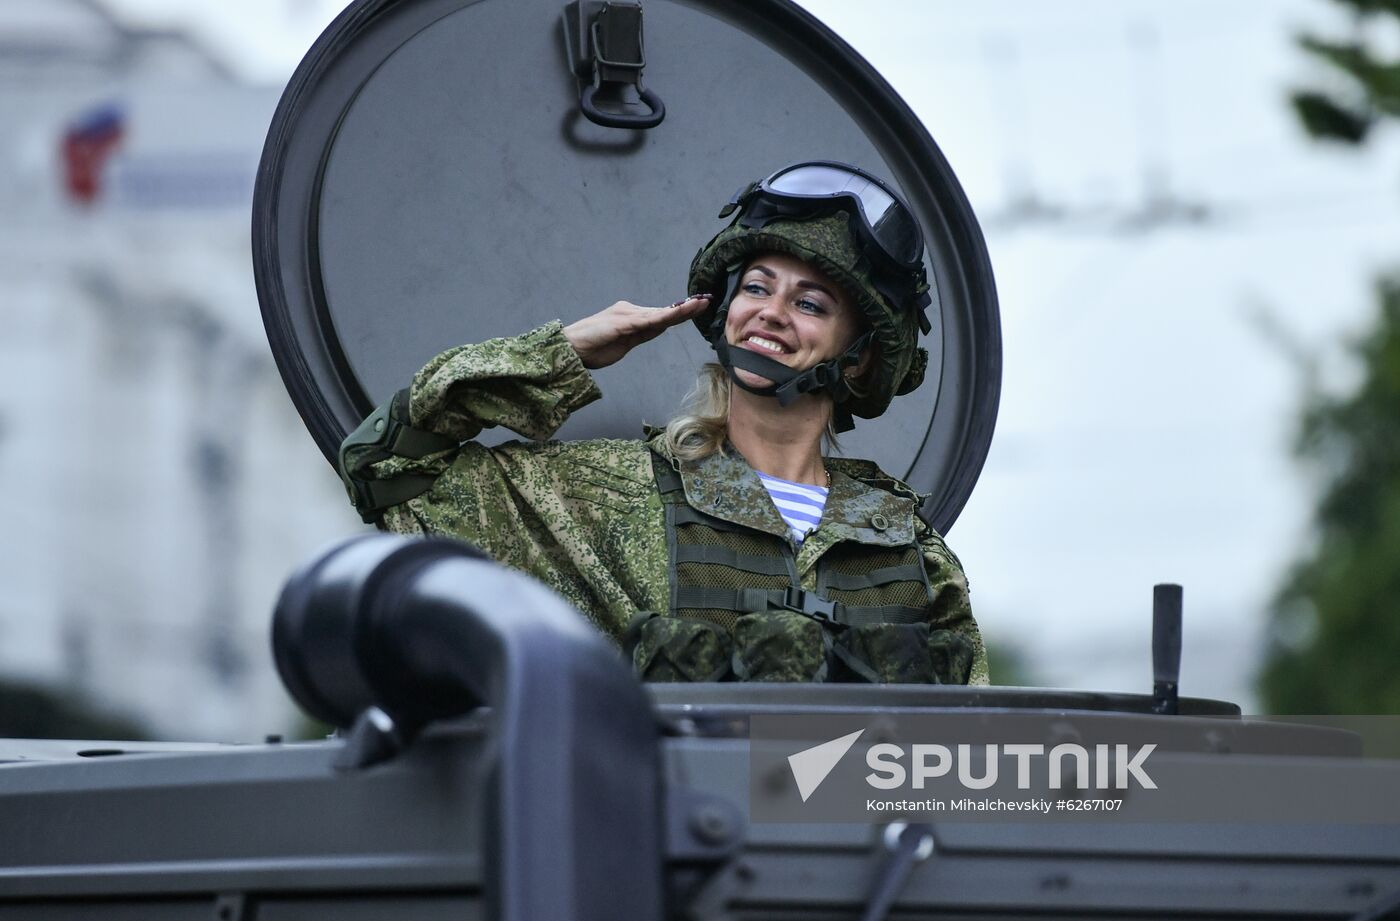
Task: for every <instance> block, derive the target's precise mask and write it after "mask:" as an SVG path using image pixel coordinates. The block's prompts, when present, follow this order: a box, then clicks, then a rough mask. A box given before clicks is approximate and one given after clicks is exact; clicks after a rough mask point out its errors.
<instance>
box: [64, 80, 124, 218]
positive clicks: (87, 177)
mask: <svg viewBox="0 0 1400 921" xmlns="http://www.w3.org/2000/svg"><path fill="white" fill-rule="evenodd" d="M125 130H126V116H125V114H124V113H123V112H122V110H121V107H119V106H117V105H116V104H114V103H106V104H103V105H101V106H98V107H96V108H94V109H90V110H89V111H87V112H84V113H83V114H82V115H80V116H78V117H77V118H76V119H74V120H73V121H72V122H70V123H69V125H68V130H67V131H65V132H64V134H63V164H64V180H65V186H66V187H67V190H68V196H69V197H70V198H72V199H73V200H74V201H76V202H78V203H79V204H83V205H90V204H92V203H93V202H94V201H96V200H97V198H98V196H99V195H100V194H101V192H102V169H103V167H104V166H105V165H106V163H107V159H108V158H109V157H110V156H111V155H112V152H113V151H114V150H116V148H117V145H118V144H120V143H121V139H122V135H123V133H125Z"/></svg>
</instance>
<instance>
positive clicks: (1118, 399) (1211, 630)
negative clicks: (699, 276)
mask: <svg viewBox="0 0 1400 921" xmlns="http://www.w3.org/2000/svg"><path fill="white" fill-rule="evenodd" d="M109 2H111V4H112V5H113V6H114V7H115V8H117V9H119V10H121V11H122V12H123V13H124V14H126V15H129V16H132V17H135V18H136V19H138V20H139V21H144V22H152V23H158V22H166V23H168V24H177V25H184V26H188V27H191V28H192V29H194V30H195V31H196V32H197V34H199V35H201V36H202V37H203V38H204V39H205V40H206V41H207V42H208V43H209V44H210V45H211V46H212V47H214V48H215V49H216V50H217V51H219V52H220V53H221V54H223V55H224V56H225V57H226V58H227V59H229V60H230V62H231V63H233V64H234V65H235V67H236V68H237V69H238V70H239V71H240V72H241V73H243V74H245V75H247V76H248V77H249V78H250V79H255V80H260V81H268V82H280V81H283V80H285V79H286V77H287V76H288V75H289V74H290V72H291V69H292V68H293V67H294V66H295V64H296V61H297V60H298V59H299V57H300V55H301V54H302V53H303V52H304V51H305V49H306V48H307V47H309V45H310V43H311V42H312V41H314V39H315V37H316V36H317V35H318V34H319V33H320V31H321V29H322V28H324V26H325V25H326V24H327V23H328V22H329V21H330V19H331V18H332V17H333V16H334V15H335V14H336V12H338V7H339V4H338V3H328V2H324V0H241V2H240V3H238V4H228V3H224V2H215V0H120V2H117V0H109ZM804 5H805V6H806V7H807V8H808V9H810V10H812V11H813V12H814V13H815V14H816V15H818V16H819V17H820V18H822V19H823V20H824V21H826V22H827V23H828V24H830V25H831V26H832V27H833V28H834V29H835V30H836V31H837V32H838V34H841V35H842V36H843V37H844V38H846V39H847V40H848V41H849V42H851V43H852V44H853V45H854V46H855V47H856V48H857V49H858V50H859V51H861V52H862V53H863V54H864V55H865V56H866V57H867V58H868V59H869V60H870V61H871V62H872V63H873V64H874V65H875V66H876V67H877V69H879V70H880V71H881V73H882V74H884V76H885V77H886V79H888V80H889V81H890V82H891V83H892V84H893V85H894V86H895V88H896V89H897V90H899V91H900V93H901V94H902V95H904V97H905V99H906V100H907V101H908V102H909V103H910V105H911V106H912V107H913V108H914V110H915V111H916V112H917V113H918V114H919V115H920V117H921V118H922V119H923V120H924V122H925V124H926V125H928V127H929V129H930V131H931V133H932V134H933V136H934V138H935V139H936V140H937V142H938V143H939V145H940V146H941V147H942V149H943V151H944V153H945V155H946V156H947V157H948V159H949V161H950V162H951V163H952V165H953V167H954V169H955V170H956V171H957V173H958V175H959V177H960V178H961V180H962V182H963V184H964V186H965V188H966V189H967V191H968V194H969V198H970V199H971V201H972V203H973V206H974V208H975V209H976V211H977V212H978V214H979V216H980V218H981V219H982V221H983V223H984V229H985V230H986V233H987V237H988V244H989V247H990V249H991V253H992V259H993V265H994V268H995V270H996V274H997V281H998V289H999V293H1000V298H1001V305H1002V322H1003V334H1004V337H1005V377H1004V382H1003V401H1002V407H1001V415H1000V419H999V423H998V430H997V436H996V440H995V442H994V445H993V450H992V454H991V457H990V459H989V461H988V464H987V467H986V469H985V471H984V475H983V477H982V479H981V481H980V483H979V485H978V488H977V491H976V492H975V494H974V496H973V498H972V501H971V502H970V503H969V505H968V507H967V509H966V510H965V512H964V514H963V516H962V518H961V519H960V520H959V522H958V524H957V526H956V527H955V528H954V530H953V532H952V534H951V540H950V543H951V544H952V545H953V547H954V549H955V550H956V551H957V552H958V553H959V555H960V556H961V558H962V560H963V562H964V564H965V566H966V568H967V570H968V572H969V575H970V577H971V580H972V585H973V593H974V602H975V606H976V608H977V611H978V616H979V619H980V620H981V621H982V623H983V626H984V629H985V630H986V632H987V633H988V634H989V635H990V636H991V637H992V638H993V640H996V639H998V638H1000V639H1004V640H1012V641H1015V642H1016V643H1017V644H1019V645H1020V646H1021V647H1022V648H1023V649H1025V650H1026V651H1027V652H1028V653H1029V654H1030V655H1031V657H1032V659H1033V661H1034V662H1035V663H1036V665H1037V666H1038V668H1039V669H1040V673H1041V677H1042V678H1043V679H1045V680H1046V681H1047V682H1048V683H1052V684H1057V685H1061V686H1068V687H1081V688H1101V689H1118V690H1139V691H1141V690H1147V689H1148V687H1149V686H1150V677H1151V676H1150V664H1149V663H1150V659H1149V657H1148V638H1149V629H1150V598H1151V586H1152V584H1153V583H1154V582H1157V581H1177V582H1182V583H1184V585H1185V587H1186V596H1185V597H1186V616H1187V627H1186V655H1185V666H1184V670H1183V682H1182V686H1183V693H1188V694H1194V695H1198V696H1215V697H1225V698H1228V699H1234V700H1240V701H1242V702H1244V703H1246V704H1248V703H1249V702H1250V699H1251V698H1250V693H1249V690H1248V687H1249V683H1250V681H1249V675H1250V672H1251V671H1252V669H1253V668H1254V667H1255V665H1256V657H1257V650H1258V648H1259V631H1260V630H1261V628H1262V624H1263V611H1264V610H1265V608H1266V605H1267V601H1268V598H1269V596H1270V594H1271V592H1272V591H1273V589H1274V587H1275V586H1276V585H1277V584H1278V582H1279V580H1280V577H1281V573H1282V572H1283V570H1284V568H1285V567H1286V565H1287V563H1288V561H1289V560H1290V559H1291V558H1292V557H1293V556H1294V555H1295V554H1296V553H1297V552H1298V551H1299V549H1300V548H1301V547H1302V546H1303V544H1304V542H1305V541H1306V538H1307V516H1308V514H1309V510H1310V496H1311V493H1310V486H1309V484H1307V482H1306V481H1305V479H1304V477H1303V476H1302V474H1301V473H1300V472H1299V471H1298V470H1297V468H1296V467H1295V466H1294V465H1293V464H1292V462H1291V460H1290V458H1289V455H1288V444H1289V439H1290V437H1291V431H1292V425H1293V419H1294V413H1295V409H1296V406H1297V401H1298V396H1299V379H1298V376H1297V374H1296V373H1295V372H1294V370H1293V369H1292V367H1291V366H1290V364H1289V362H1288V360H1287V359H1286V357H1285V355H1284V351H1283V349H1281V348H1280V347H1279V346H1278V344H1277V343H1276V342H1275V341H1273V340H1272V339H1271V336H1270V334H1269V333H1267V332H1266V330H1267V329H1269V328H1275V327H1278V328H1282V329H1284V330H1286V331H1288V332H1289V334H1290V335H1291V336H1294V337H1296V338H1297V339H1298V340H1299V341H1301V342H1303V343H1305V344H1306V345H1307V346H1308V347H1310V348H1313V349H1316V350H1318V351H1319V353H1320V354H1321V355H1322V356H1323V357H1324V358H1325V359H1326V364H1325V367H1326V368H1327V369H1328V371H1329V379H1332V380H1335V381H1344V380H1345V379H1346V377H1347V369H1348V365H1347V363H1346V362H1345V360H1344V358H1343V353H1342V351H1341V349H1340V348H1339V346H1338V344H1339V343H1340V342H1341V341H1342V340H1343V339H1344V337H1345V336H1347V335H1351V334H1354V333H1355V332H1356V331H1358V330H1360V329H1362V328H1363V327H1364V325H1365V323H1366V321H1367V319H1368V317H1369V316H1370V315H1371V311H1372V310H1373V309H1374V306H1373V302H1372V299H1371V296H1370V279H1371V277H1372V276H1373V275H1374V274H1375V273H1376V272H1377V271H1379V270H1381V269H1383V268H1384V267H1386V266H1388V265H1395V264H1397V263H1400V181H1397V179H1400V147H1398V146H1397V144H1396V141H1395V138H1394V137H1389V138H1385V139H1382V143H1381V144H1379V145H1373V147H1371V148H1369V149H1368V150H1367V151H1365V152H1363V153H1360V154H1358V153H1352V152H1339V151H1335V150H1329V149H1326V148H1321V147H1318V146H1317V145H1313V144H1310V143H1308V142H1306V141H1305V140H1304V139H1303V138H1302V136H1301V132H1300V131H1299V129H1298V128H1297V127H1296V126H1295V125H1294V124H1293V122H1292V120H1291V118H1290V116H1289V114H1288V112H1287V110H1286V106H1285V98H1286V92H1287V90H1288V88H1289V87H1291V86H1294V85H1297V84H1298V83H1300V82H1304V81H1306V80H1308V79H1309V78H1317V77H1318V76H1319V74H1320V70H1319V69H1318V68H1317V67H1315V66H1314V65H1311V64H1310V63H1309V62H1308V61H1307V60H1306V59H1305V58H1304V56H1303V55H1302V53H1301V52H1299V51H1298V50H1297V49H1296V48H1295V47H1294V45H1293V43H1292V41H1291V36H1292V35H1293V34H1294V33H1295V32H1296V31H1297V30H1298V28H1299V27H1300V26H1302V25H1304V24H1316V25H1319V26H1321V27H1323V28H1327V29H1332V30H1334V31H1335V30H1338V29H1340V28H1341V25H1342V17H1340V16H1339V15H1337V14H1336V12H1335V11H1334V9H1333V7H1334V6H1335V5H1334V4H1331V3H1328V2H1326V0H1273V2H1262V0H1259V2H1250V3H1237V4H1229V5H1225V4H1220V3H1218V2H1216V0H1172V2H1167V0H1156V2H1147V0H1076V2H1074V3H1072V4H1070V3H1058V4H1049V3H1043V2H1036V0H996V2H986V3H979V4H971V3H966V2H961V0H908V2H900V0H870V2H866V3H861V4H853V3H850V2H849V0H808V2H806V3H805V4H804ZM560 6H561V9H562V6H563V4H562V2H561V4H560ZM1384 40H1385V41H1387V42H1389V43H1391V44H1392V45H1394V44H1397V38H1396V36H1385V37H1384ZM1149 173H1151V174H1154V175H1156V176H1158V177H1159V178H1158V182H1159V185H1158V188H1162V187H1163V186H1162V185H1161V182H1162V178H1161V177H1165V188H1166V189H1167V190H1169V191H1170V192H1172V193H1174V194H1175V196H1176V197H1177V199H1178V200H1180V201H1185V202H1189V203H1198V204H1201V205H1204V206H1205V207H1206V208H1207V209H1208V210H1209V213H1210V215H1211V220H1210V221H1209V222H1207V223H1205V224H1201V225H1185V224H1179V225H1176V226H1167V227H1163V228H1160V229H1157V230H1154V231H1152V232H1148V233H1136V234H1133V233H1125V232H1121V230H1119V229H1118V223H1119V222H1120V221H1121V219H1123V218H1125V217H1126V216H1130V215H1131V214H1132V213H1134V212H1135V211H1138V210H1140V207H1141V202H1142V197H1143V194H1142V190H1143V184H1144V179H1143V177H1144V175H1147V174H1149ZM1029 193H1033V194H1034V195H1035V196H1037V197H1038V198H1039V199H1041V200H1043V201H1045V202H1048V203H1049V204H1051V205H1057V206H1060V207H1063V208H1065V209H1067V210H1068V211H1069V212H1071V213H1072V214H1073V215H1075V216H1076V217H1075V219H1074V220H1068V221H1064V222H1060V223H1047V224H1042V225H1034V224H1024V223H1022V224H1016V223H1014V222H1012V221H1010V220H1009V219H1008V214H1009V210H1008V209H1009V204H1010V200H1011V199H1012V198H1013V197H1015V196H1016V195H1018V194H1020V195H1025V194H1029Z"/></svg>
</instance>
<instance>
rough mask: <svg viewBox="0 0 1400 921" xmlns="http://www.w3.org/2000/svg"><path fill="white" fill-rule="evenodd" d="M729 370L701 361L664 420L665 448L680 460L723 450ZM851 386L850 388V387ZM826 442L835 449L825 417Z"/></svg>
mask: <svg viewBox="0 0 1400 921" xmlns="http://www.w3.org/2000/svg"><path fill="white" fill-rule="evenodd" d="M731 386H732V385H731V384H730V381H729V372H727V371H725V370H724V368H722V367H720V366H719V365H717V364H715V363H714V362H710V363H709V364H705V365H702V366H701V368H700V375H699V377H698V378H696V381H695V386H694V387H692V388H690V392H689V393H687V394H686V395H685V399H684V400H682V401H681V412H680V414H679V415H677V416H676V417H675V418H674V419H672V420H671V421H670V422H668V423H667V424H666V448H667V449H668V450H669V451H670V452H671V453H672V454H673V455H674V456H676V457H677V458H679V459H681V460H683V461H697V460H700V459H702V458H706V457H709V456H710V455H711V454H723V453H724V442H725V440H726V439H727V438H728V437H729V393H730V389H729V388H730V387H731ZM853 389H854V388H853ZM825 434H826V443H827V446H828V447H829V448H831V449H832V450H839V449H840V445H839V444H837V441H836V428H835V425H834V424H833V422H832V420H831V419H830V418H828V419H827V420H826V433H825Z"/></svg>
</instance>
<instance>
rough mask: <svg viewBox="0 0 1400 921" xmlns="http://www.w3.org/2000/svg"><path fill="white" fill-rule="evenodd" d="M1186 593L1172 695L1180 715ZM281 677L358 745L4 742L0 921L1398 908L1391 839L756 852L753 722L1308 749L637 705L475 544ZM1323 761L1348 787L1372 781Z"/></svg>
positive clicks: (895, 832) (1156, 840) (1007, 830)
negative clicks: (1343, 775)
mask: <svg viewBox="0 0 1400 921" xmlns="http://www.w3.org/2000/svg"><path fill="white" fill-rule="evenodd" d="M1171 594H1172V593H1171V592H1170V591H1168V592H1166V595H1167V596H1168V597H1167V598H1166V601H1165V605H1164V604H1163V602H1162V601H1161V600H1160V596H1161V595H1162V593H1161V592H1160V591H1159V607H1158V610H1159V612H1164V613H1162V616H1160V617H1159V618H1158V631H1157V637H1158V642H1157V643H1156V646H1157V647H1158V649H1157V651H1158V652H1159V653H1161V655H1159V656H1157V657H1156V660H1157V661H1156V664H1157V665H1158V666H1159V667H1158V668H1157V669H1155V671H1156V675H1155V677H1156V678H1157V680H1158V684H1159V689H1160V686H1161V684H1162V683H1166V684H1169V685H1174V684H1175V682H1174V680H1168V679H1174V666H1173V661H1172V659H1173V655H1174V654H1175V653H1173V650H1177V651H1179V644H1178V640H1179V630H1177V631H1173V630H1171V629H1167V628H1169V627H1170V625H1171V623H1172V622H1173V618H1172V617H1171V609H1172V603H1171V601H1172V600H1171V598H1170V595H1171ZM1177 597H1178V599H1179V594H1178V595H1177ZM1178 611H1179V607H1178ZM1164 625H1165V626H1164ZM1173 636H1175V637H1177V640H1173V639H1172V637H1173ZM274 648H275V655H276V659H277V665H278V669H279V671H280V673H281V674H282V677H283V679H284V681H285V682H286V684H287V686H288V688H289V689H290V690H291V692H292V693H293V695H294V696H295V697H296V698H297V700H298V701H299V702H300V703H301V704H302V705H303V706H304V707H305V708H306V709H307V710H308V711H310V712H311V713H313V714H314V715H316V716H318V717H320V718H322V719H325V720H328V721H329V722H331V723H333V724H335V725H337V726H339V727H341V728H343V729H346V730H347V734H346V735H344V736H341V737H338V738H332V739H329V740H325V741H320V742H312V743H301V744H270V745H246V746H208V745H203V746H198V745H189V746H179V745H168V744H166V745H161V744H153V745H119V746H113V745H111V744H110V743H107V744H104V746H103V748H101V749H92V748H89V747H86V746H83V745H81V744H75V743H42V742H40V743H36V742H7V743H0V762H6V763H2V764H0V828H3V829H5V832H6V833H5V834H4V835H0V916H3V917H5V918H6V919H10V918H25V919H28V918H43V919H55V918H78V917H84V918H86V917H93V916H96V915H97V914H99V913H101V915H102V916H103V917H133V918H135V917H140V918H143V919H144V918H158V919H166V918H170V919H174V918H200V919H207V918H211V917H212V918H216V919H219V921H238V919H253V918H257V919H263V921H265V919H310V918H337V919H339V918H355V917H394V918H403V919H417V918H424V919H427V918H447V917H483V918H494V919H511V921H515V919H527V918H530V919H533V918H551V919H564V921H569V919H578V921H585V919H587V921H595V919H596V921H603V919H608V921H612V919H616V918H621V917H625V918H633V919H661V918H692V919H738V918H759V917H762V918H772V917H790V918H799V917H802V918H836V917H842V918H844V917H851V918H854V917H857V916H859V915H860V913H861V911H862V910H864V911H865V915H864V917H865V918H866V919H868V921H874V919H877V918H880V917H884V916H885V913H886V912H887V911H891V910H895V909H896V908H897V910H898V914H897V917H900V918H925V917H927V918H934V917H937V918H951V917H969V918H970V917H993V916H994V917H998V918H1037V917H1084V916H1086V915H1089V914H1095V915H1096V916H1099V915H1104V914H1105V913H1109V914H1111V915H1112V916H1113V917H1117V918H1155V917H1161V916H1162V915H1163V914H1173V916H1176V915H1177V914H1179V913H1182V912H1185V913H1187V914H1190V915H1191V916H1192V917H1199V918H1245V917H1249V918H1257V917H1292V918H1343V917H1381V916H1382V914H1378V913H1377V912H1382V913H1383V911H1384V910H1385V907H1386V904H1387V899H1389V898H1391V897H1392V896H1393V894H1394V893H1396V892H1400V834H1397V833H1396V830H1395V827H1394V826H1388V825H1369V826H1360V825H1357V826H1340V825H1318V824H1310V825H1294V826H1282V825H1255V826H1247V825H1225V824H1210V825H1202V824H1194V825H1193V824H1184V823H1175V824H1159V825H1151V826H1145V825H1114V824H1089V825H1085V824H1077V825H1073V824H1072V825H1061V824H1054V825H1038V826H1030V825H1026V824H959V823H934V824H905V823H902V822H895V823H879V824H830V825H820V824H805V825H796V826H794V825H774V824H766V825H765V824H757V823H751V822H750V821H749V818H750V805H749V787H748V784H749V779H748V759H749V753H748V740H747V733H748V728H749V721H750V720H751V719H752V718H754V717H756V716H757V715H759V714H773V713H798V714H801V713H806V714H834V713H849V712H851V711H853V710H864V711H873V712H877V713H880V714H887V715H898V714H907V713H947V712H951V711H957V712H961V713H968V714H978V713H983V714H993V713H1006V712H1008V711H1012V710H1019V711H1025V712H1040V713H1044V712H1049V713H1052V714H1054V715H1055V716H1056V720H1055V721H1054V722H1055V723H1056V725H1059V726H1061V727H1063V726H1064V725H1066V724H1071V723H1072V724H1074V725H1076V726H1083V725H1087V724H1088V723H1092V722H1093V721H1094V720H1120V721H1121V720H1124V719H1142V720H1153V721H1156V725H1157V726H1158V727H1165V726H1168V725H1169V726H1170V730H1171V731H1170V733H1167V735H1170V736H1171V737H1172V740H1173V741H1172V747H1173V749H1174V750H1175V751H1177V752H1179V753H1182V756H1183V757H1187V758H1191V757H1196V758H1199V757H1200V756H1202V755H1205V754H1208V753H1209V754H1212V755H1219V756H1221V757H1222V758H1223V760H1226V761H1228V760H1230V759H1231V758H1235V759H1239V758H1252V759H1255V760H1256V761H1257V762H1258V763H1264V762H1266V761H1269V760H1270V759H1273V760H1277V759H1279V758H1283V757H1286V756H1285V755H1283V754H1280V752H1282V751H1285V750H1287V749H1288V745H1287V744H1286V742H1287V739H1286V738H1285V737H1286V736H1287V735H1288V734H1289V732H1292V731H1295V730H1296V732H1306V731H1307V729H1306V728H1305V727H1294V728H1293V729H1288V728H1287V727H1279V726H1276V725H1275V726H1273V727H1271V728H1270V730H1269V731H1263V730H1261V729H1260V728H1259V727H1257V726H1252V725H1251V724H1250V721H1247V720H1242V719H1241V718H1240V716H1239V710H1238V708H1237V707H1234V706H1233V705H1230V704H1225V703H1221V702H1218V701H1209V700H1198V699H1193V698H1179V699H1177V698H1175V697H1171V698H1170V699H1171V701H1172V703H1173V706H1174V708H1175V710H1176V711H1177V712H1176V715H1174V716H1170V717H1163V716H1161V715H1156V713H1154V711H1159V710H1160V709H1161V704H1162V695H1161V694H1158V695H1156V696H1155V697H1154V696H1149V695H1132V694H1094V693H1086V692H1076V691H1055V690H1041V689H1027V688H966V687H936V686H935V687H910V686H886V687H872V686H786V685H741V684H713V685H689V686H665V687H662V686H654V687H650V688H647V689H646V690H643V689H642V688H641V687H640V686H639V685H638V684H637V683H636V681H635V680H634V679H633V678H632V676H631V674H630V672H629V670H628V669H627V668H626V667H625V665H624V664H623V663H622V662H621V661H620V660H619V658H618V657H617V656H616V654H615V653H614V652H613V651H612V649H611V647H610V646H608V645H607V644H606V643H605V642H604V641H603V640H602V639H601V638H599V637H598V636H597V635H596V633H595V632H594V631H593V630H592V628H591V627H589V626H588V625H587V624H585V623H584V622H583V620H582V618H580V617H578V616H577V614H576V613H575V612H573V611H572V610H570V609H569V608H568V607H567V606H566V605H564V603H563V602H561V601H560V600H559V599H558V598H556V597H555V596H553V595H552V594H551V593H549V592H548V591H546V590H544V589H543V588H541V587H540V586H538V585H537V584H535V583H533V582H532V581H531V580H529V579H528V578H526V577H524V576H521V575H518V574H515V573H512V572H509V571H506V570H504V569H502V568H500V567H498V566H496V565H495V564H493V563H491V562H489V561H487V560H485V559H483V558H481V556H480V555H479V554H477V553H476V552H475V551H473V550H471V549H470V548H467V547H465V546H463V545H460V544H456V543H453V542H448V541H418V542H411V541H407V540H404V539H402V538H396V537H388V536H372V537H365V538H357V539H355V540H352V541H350V542H348V543H346V544H343V545H341V546H340V547H338V548H336V549H334V550H332V551H330V552H329V553H327V554H325V555H323V556H322V557H320V558H319V559H317V560H315V561H314V562H312V563H311V564H310V565H308V566H306V567H305V568H303V569H302V570H301V571H300V572H298V573H297V574H296V575H295V576H294V577H293V578H292V579H291V580H290V581H289V582H288V584H287V586H286V588H285V589H284V591H283V594H282V597H281V599H280V601H279V603H278V608H277V612H276V619H275V626H274ZM1167 666H1172V667H1167ZM1164 720H1165V721H1168V722H1163V721H1164ZM1329 738H1330V737H1329ZM1328 744H1329V745H1332V746H1333V748H1334V750H1333V751H1331V753H1330V755H1329V757H1330V758H1332V759H1333V760H1335V761H1337V762H1338V763H1341V764H1345V763H1346V762H1347V761H1348V759H1350V760H1353V761H1354V760H1355V755H1356V754H1358V751H1357V748H1356V746H1355V745H1354V744H1352V743H1350V742H1348V741H1347V740H1346V739H1338V740H1336V741H1335V742H1333V741H1329V742H1328ZM1224 752H1229V753H1230V754H1229V755H1228V756H1225V755H1223V754H1222V753H1224ZM1393 904H1394V903H1391V905H1392V907H1393ZM1363 912H1366V913H1368V914H1363Z"/></svg>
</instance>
